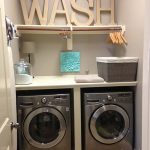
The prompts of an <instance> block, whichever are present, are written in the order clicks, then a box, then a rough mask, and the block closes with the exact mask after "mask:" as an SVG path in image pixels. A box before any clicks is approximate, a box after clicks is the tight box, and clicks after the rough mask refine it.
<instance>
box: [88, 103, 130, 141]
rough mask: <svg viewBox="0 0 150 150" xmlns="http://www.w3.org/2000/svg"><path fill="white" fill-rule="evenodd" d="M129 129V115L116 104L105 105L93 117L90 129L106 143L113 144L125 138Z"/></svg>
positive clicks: (95, 136) (97, 137) (97, 138)
mask: <svg viewBox="0 0 150 150" xmlns="http://www.w3.org/2000/svg"><path fill="white" fill-rule="evenodd" d="M128 129H129V117H128V115H127V113H126V112H125V110H124V109H122V108H121V107H119V106H116V105H104V106H102V107H100V108H98V109H97V110H96V111H95V112H94V114H93V115H92V117H91V120H90V130H91V133H92V135H93V137H94V138H95V139H96V140H97V141H99V142H101V143H104V144H113V143H116V142H118V141H120V140H121V139H123V138H124V137H125V136H126V134H127V132H128Z"/></svg>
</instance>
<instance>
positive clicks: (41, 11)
mask: <svg viewBox="0 0 150 150" xmlns="http://www.w3.org/2000/svg"><path fill="white" fill-rule="evenodd" d="M104 2H105V3H106V2H107V3H108V4H109V6H107V7H104V6H103V5H102V4H103V3H104ZM20 3H21V7H22V12H23V17H24V21H25V24H26V25H32V24H33V20H35V19H36V20H38V21H39V24H40V25H56V24H57V23H56V22H55V20H56V19H57V18H59V17H60V16H61V18H62V19H64V20H65V22H66V25H76V26H90V25H94V26H97V25H102V24H103V22H102V15H104V14H109V16H110V17H109V18H110V21H109V24H111V25H112V24H115V21H114V20H115V19H114V14H115V13H114V5H115V0H20ZM83 3H84V4H83ZM80 16H82V17H83V18H82V19H80Z"/></svg>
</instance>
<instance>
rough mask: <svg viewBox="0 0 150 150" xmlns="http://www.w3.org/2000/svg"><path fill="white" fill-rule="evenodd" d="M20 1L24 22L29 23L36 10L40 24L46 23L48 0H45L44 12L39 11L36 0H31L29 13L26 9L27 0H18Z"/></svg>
mask: <svg viewBox="0 0 150 150" xmlns="http://www.w3.org/2000/svg"><path fill="white" fill-rule="evenodd" d="M20 2H21V7H22V11H23V16H24V21H25V24H28V25H31V24H32V23H33V18H34V15H35V12H37V16H38V19H39V22H40V24H41V25H46V23H47V15H48V0H45V3H44V12H41V9H40V5H39V1H38V0H32V4H31V10H30V12H29V13H28V10H27V0H20Z"/></svg>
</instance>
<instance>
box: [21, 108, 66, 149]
mask: <svg viewBox="0 0 150 150" xmlns="http://www.w3.org/2000/svg"><path fill="white" fill-rule="evenodd" d="M43 112H49V113H51V114H54V115H55V116H56V117H57V118H58V119H59V122H60V131H59V135H58V137H57V138H56V139H55V140H53V141H52V142H49V143H44V144H41V143H39V142H37V141H35V140H34V139H33V138H32V137H31V136H30V133H29V130H28V129H29V125H30V122H31V120H32V119H33V118H34V117H35V116H37V115H38V114H41V113H43ZM66 128H67V127H66V123H65V119H64V117H63V116H62V114H61V113H60V112H59V111H58V110H56V109H54V108H49V107H43V108H38V109H36V110H34V111H32V112H31V113H30V114H29V115H28V117H27V119H25V121H24V128H23V130H24V135H25V138H26V139H27V141H28V142H29V143H30V144H31V145H33V146H34V147H37V148H41V149H42V148H51V147H53V146H55V145H57V144H58V143H59V142H60V141H61V140H62V139H63V137H64V135H65V132H66Z"/></svg>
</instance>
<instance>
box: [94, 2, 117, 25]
mask: <svg viewBox="0 0 150 150" xmlns="http://www.w3.org/2000/svg"><path fill="white" fill-rule="evenodd" d="M110 1H111V6H110V8H108V9H103V8H101V0H96V7H97V9H96V10H97V12H96V25H101V12H110V15H111V24H115V20H114V18H115V17H114V7H115V6H114V5H115V0H110Z"/></svg>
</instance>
